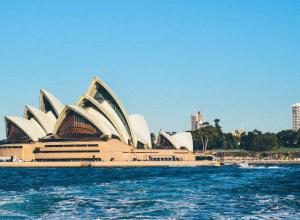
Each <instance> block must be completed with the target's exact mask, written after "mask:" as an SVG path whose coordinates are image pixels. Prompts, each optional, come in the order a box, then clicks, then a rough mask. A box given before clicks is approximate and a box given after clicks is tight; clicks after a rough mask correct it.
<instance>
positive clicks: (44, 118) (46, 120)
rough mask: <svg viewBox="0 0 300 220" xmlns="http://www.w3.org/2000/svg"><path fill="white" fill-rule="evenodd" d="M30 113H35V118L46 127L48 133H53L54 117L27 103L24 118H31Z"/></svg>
mask: <svg viewBox="0 0 300 220" xmlns="http://www.w3.org/2000/svg"><path fill="white" fill-rule="evenodd" d="M29 113H31V114H32V115H33V117H34V118H35V120H36V121H37V122H38V123H39V124H40V126H41V127H42V128H43V129H44V131H45V132H46V134H51V133H53V130H54V126H55V120H53V118H51V117H50V116H49V115H47V114H46V113H45V112H42V111H41V110H40V109H38V108H35V107H33V106H29V105H27V106H25V110H24V118H26V119H30V118H29Z"/></svg>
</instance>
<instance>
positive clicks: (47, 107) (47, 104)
mask: <svg viewBox="0 0 300 220" xmlns="http://www.w3.org/2000/svg"><path fill="white" fill-rule="evenodd" d="M43 103H44V105H43V106H42V108H43V109H44V110H45V112H49V111H50V112H52V113H53V115H54V116H55V117H56V118H58V115H57V113H56V111H55V110H54V108H53V106H52V105H51V103H50V102H49V100H48V99H47V98H46V97H45V96H43Z"/></svg>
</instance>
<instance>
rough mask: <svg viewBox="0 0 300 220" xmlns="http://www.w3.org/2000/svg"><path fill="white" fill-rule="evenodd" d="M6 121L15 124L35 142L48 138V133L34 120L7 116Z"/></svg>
mask: <svg viewBox="0 0 300 220" xmlns="http://www.w3.org/2000/svg"><path fill="white" fill-rule="evenodd" d="M5 120H8V121H10V122H11V123H13V124H15V125H16V126H17V127H18V128H19V129H21V130H22V131H23V132H24V133H25V134H27V135H28V137H30V139H31V140H32V141H34V142H36V141H38V140H39V138H42V137H44V136H46V133H45V131H44V130H43V128H42V127H41V126H40V125H39V124H38V122H37V121H35V120H34V119H30V120H28V119H25V118H21V117H15V116H6V117H5Z"/></svg>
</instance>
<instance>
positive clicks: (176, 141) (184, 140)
mask: <svg viewBox="0 0 300 220" xmlns="http://www.w3.org/2000/svg"><path fill="white" fill-rule="evenodd" d="M161 136H162V137H164V138H166V139H167V140H168V141H169V142H170V143H171V144H172V145H173V146H174V147H175V148H176V149H181V147H184V148H186V149H188V150H189V151H193V150H194V148H193V138H192V134H191V133H189V132H180V133H177V134H175V135H169V134H167V133H166V132H164V131H160V132H159V134H158V139H157V144H158V145H160V140H161Z"/></svg>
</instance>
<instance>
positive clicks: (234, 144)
mask: <svg viewBox="0 0 300 220" xmlns="http://www.w3.org/2000/svg"><path fill="white" fill-rule="evenodd" d="M239 141H240V140H239V137H237V136H234V135H233V134H232V133H227V134H224V141H223V148H224V149H225V150H227V149H238V148H239Z"/></svg>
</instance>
